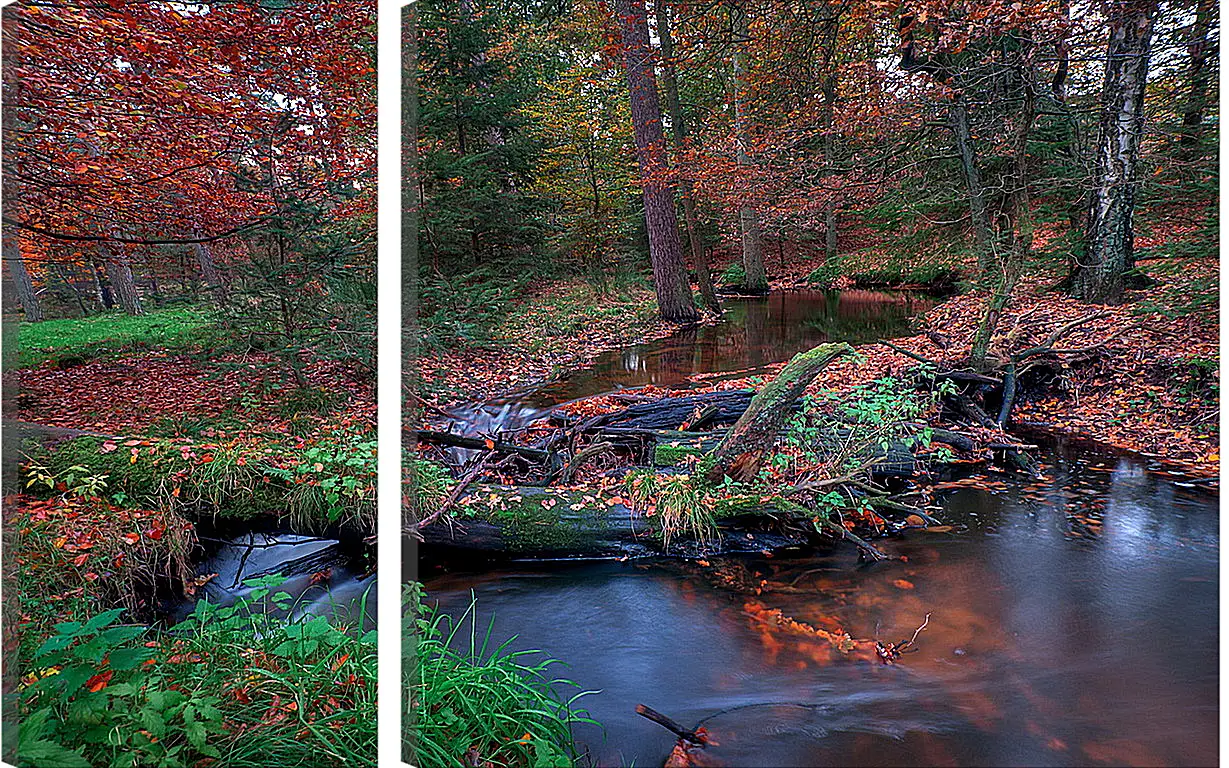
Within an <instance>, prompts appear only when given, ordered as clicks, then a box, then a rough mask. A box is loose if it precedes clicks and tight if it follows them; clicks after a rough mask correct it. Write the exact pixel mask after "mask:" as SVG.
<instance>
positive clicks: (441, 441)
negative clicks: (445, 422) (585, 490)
mask: <svg viewBox="0 0 1229 768" xmlns="http://www.w3.org/2000/svg"><path fill="white" fill-rule="evenodd" d="M414 434H415V436H416V437H417V438H418V439H419V440H420V441H421V442H424V443H431V444H433V445H446V446H448V447H450V448H467V449H469V450H472V451H494V452H495V453H514V454H516V455H517V456H520V457H521V458H524V459H528V460H530V461H537V462H545V463H550V461H551V457H552V455H553V454H552V453H551V452H550V451H547V450H543V449H541V448H530V447H528V446H524V445H516V444H514V443H505V442H502V441H500V440H490V439H487V438H482V437H472V436H466V435H458V434H454V433H452V432H439V431H436V430H433V429H416V430H414Z"/></svg>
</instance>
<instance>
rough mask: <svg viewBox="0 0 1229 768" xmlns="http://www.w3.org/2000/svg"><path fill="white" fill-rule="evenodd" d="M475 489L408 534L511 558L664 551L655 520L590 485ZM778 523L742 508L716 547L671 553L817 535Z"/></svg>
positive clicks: (788, 542)
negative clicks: (589, 490)
mask: <svg viewBox="0 0 1229 768" xmlns="http://www.w3.org/2000/svg"><path fill="white" fill-rule="evenodd" d="M471 496H473V497H475V500H474V502H473V503H467V504H461V505H458V506H456V507H455V508H454V510H455V511H456V514H457V516H456V517H454V518H450V519H448V520H438V521H436V522H435V523H434V524H432V525H430V526H427V527H425V528H411V527H407V528H406V530H405V533H406V535H412V536H415V537H416V538H419V539H420V541H421V542H422V544H421V545H420V546H423V547H428V548H430V549H433V550H435V551H439V552H447V551H464V552H481V553H484V554H489V555H492V556H504V557H556V558H557V557H570V558H571V557H574V558H607V557H649V556H658V555H661V554H663V551H664V550H663V547H662V538H661V533H660V531H659V530H658V528H657V527H656V525H655V524H654V522H655V521H654V520H653V519H651V518H646V517H644V516H643V515H640V514H639V513H637V512H635V511H633V510H631V509H630V508H628V507H627V506H625V505H623V504H614V505H607V504H606V503H604V502H603V501H601V500H598V499H596V498H594V497H593V496H592V495H590V494H585V493H584V492H582V491H564V490H556V489H546V488H538V487H532V486H489V485H487V486H483V485H476V486H474V488H473V491H472V493H471ZM586 496H588V501H586ZM574 507H575V508H574ZM775 526H776V522H775V520H774V519H773V517H771V516H769V515H768V514H755V513H745V514H739V515H737V516H732V517H730V518H727V519H724V520H721V521H719V522H718V534H719V535H718V536H716V537H715V538H714V540H713V541H712V542H711V543H710V544H709V545H708V546H706V547H704V548H702V549H701V548H699V547H697V546H694V545H690V546H689V545H684V546H679V545H678V544H672V545H671V548H670V552H669V554H672V555H683V556H698V555H705V556H709V555H716V554H738V553H743V554H747V553H758V552H763V551H765V550H768V551H773V550H779V549H786V548H791V547H800V546H805V545H806V544H808V543H809V542H810V541H811V537H809V536H808V534H807V532H806V531H804V530H798V531H786V532H781V531H777V530H772V528H773V527H775ZM420 551H422V550H420Z"/></svg>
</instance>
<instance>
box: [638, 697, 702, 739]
mask: <svg viewBox="0 0 1229 768" xmlns="http://www.w3.org/2000/svg"><path fill="white" fill-rule="evenodd" d="M636 714H637V715H640V716H641V717H643V718H646V719H648V720H652V721H653V722H655V723H657V724H658V725H660V726H661V727H662V728H665V729H666V730H667V731H669V732H670V733H673V734H674V735H675V736H678V737H679V738H680V739H685V740H686V741H690V742H691V743H692V744H704V743H705V741H704V737H702V736H700V735H699V734H698V733H696V732H695V731H690V730H687V729H686V728H684V727H683V726H681V725H679V724H678V723H677V722H675V721H674V720H672V719H671V718H669V717H667V716H666V715H663V714H662V713H660V712H658V711H657V710H655V709H653V708H651V707H646V706H645V705H643V704H637V705H636Z"/></svg>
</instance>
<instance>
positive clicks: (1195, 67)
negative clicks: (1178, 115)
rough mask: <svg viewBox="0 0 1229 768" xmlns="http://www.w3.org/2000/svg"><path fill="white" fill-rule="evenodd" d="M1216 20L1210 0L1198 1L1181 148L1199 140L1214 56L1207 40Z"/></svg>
mask: <svg viewBox="0 0 1229 768" xmlns="http://www.w3.org/2000/svg"><path fill="white" fill-rule="evenodd" d="M1215 18H1216V3H1215V2H1214V0H1199V5H1198V7H1197V9H1196V11H1195V23H1194V24H1193V25H1191V30H1190V37H1189V38H1188V40H1189V42H1188V43H1187V46H1186V50H1187V53H1188V54H1189V55H1190V64H1189V65H1188V66H1187V76H1186V79H1187V97H1186V105H1185V108H1184V110H1183V113H1182V138H1181V139H1179V141H1180V143H1181V144H1183V145H1184V146H1188V147H1190V146H1195V145H1197V144H1198V143H1199V140H1200V139H1201V138H1202V137H1203V113H1204V111H1205V110H1206V109H1207V107H1208V84H1209V81H1210V80H1211V74H1212V73H1211V67H1210V66H1209V64H1208V59H1209V58H1211V57H1212V56H1214V55H1216V44H1215V41H1214V40H1213V39H1211V32H1212V22H1213V20H1214V19H1215Z"/></svg>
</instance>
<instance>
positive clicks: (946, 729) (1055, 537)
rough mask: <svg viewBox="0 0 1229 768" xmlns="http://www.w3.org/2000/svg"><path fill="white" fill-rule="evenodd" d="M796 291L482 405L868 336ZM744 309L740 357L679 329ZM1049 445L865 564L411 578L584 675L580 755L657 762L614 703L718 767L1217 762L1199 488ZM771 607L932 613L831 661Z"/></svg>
mask: <svg viewBox="0 0 1229 768" xmlns="http://www.w3.org/2000/svg"><path fill="white" fill-rule="evenodd" d="M797 298H798V301H797V303H795V301H794V297H793V295H790V294H787V295H785V296H784V297H782V296H774V297H771V298H770V299H768V300H766V301H765V300H760V301H759V303H758V304H757V303H756V302H754V301H748V302H744V306H743V308H742V314H741V315H736V316H734V317H732V318H729V319H727V320H725V321H724V322H723V323H722V324H721V325H720V326H717V327H715V328H712V329H705V330H704V331H700V332H698V333H697V339H696V341H695V342H692V341H690V340H684V341H683V342H682V344H681V346H682V347H683V348H685V349H686V350H687V354H679V355H673V354H672V353H670V352H669V350H671V349H677V348H678V347H679V346H680V343H679V341H678V340H675V339H668V340H665V341H663V342H659V343H657V344H649V345H642V346H641V347H638V348H636V349H635V351H634V353H633V352H631V351H624V352H622V353H619V354H618V355H614V356H611V357H610V359H609V360H606V361H599V366H598V370H595V371H591V372H582V373H579V374H577V375H576V376H574V377H573V378H572V379H571V380H570V381H569V382H566V383H563V384H556V385H553V386H552V387H549V388H548V389H547V391H543V392H539V393H534V394H530V395H522V396H521V397H520V398H518V399H516V400H514V401H510V402H513V403H515V405H513V406H510V407H507V408H506V409H505V411H504V418H511V419H514V420H516V419H521V420H527V419H528V418H531V416H529V415H526V414H524V413H523V412H522V411H521V410H520V409H521V407H522V406H523V407H524V408H528V409H540V408H544V407H546V406H547V405H549V403H551V402H562V401H565V400H567V399H570V398H572V397H578V396H582V395H585V394H592V393H593V391H603V390H601V389H595V388H597V387H599V386H604V387H605V388H606V389H607V390H609V389H614V388H616V387H617V386H619V385H620V384H622V385H624V386H631V385H634V384H635V383H646V381H653V382H655V383H660V382H668V383H677V382H679V381H681V380H682V377H683V376H685V375H687V374H689V373H696V372H704V371H710V370H711V371H722V370H736V369H740V368H745V367H748V366H751V365H762V364H767V363H770V362H774V361H779V360H784V359H787V358H788V357H789V356H790V354H792V353H793V352H796V351H799V349H802V348H806V347H808V346H810V345H811V344H812V343H817V342H818V341H823V340H825V339H833V340H841V339H843V338H849V339H851V340H854V341H860V340H866V335H865V334H863V335H859V334H858V333H857V331H856V328H857V322H856V317H855V318H851V319H849V320H848V322H844V321H843V322H842V327H843V328H847V329H849V330H844V331H838V332H835V333H833V332H830V331H827V330H825V331H817V332H816V335H822V336H823V337H824V338H815V337H814V336H811V335H810V334H811V333H812V331H809V330H802V331H800V330H799V328H798V326H800V325H801V326H804V327H808V328H809V327H813V326H811V325H810V323H809V319H810V315H809V314H808V313H809V312H811V311H813V310H814V308H815V307H824V308H825V309H824V310H820V313H821V317H822V318H824V319H829V318H831V317H832V316H833V315H832V313H831V312H829V311H827V310H826V308H827V307H829V306H830V304H825V303H817V302H815V301H814V297H809V296H808V297H797ZM842 303H843V300H838V301H837V303H836V306H837V307H838V309H839V307H840V306H841V304H842ZM883 303H884V304H891V305H892V306H893V307H894V308H893V309H892V310H891V311H890V314H891V313H895V312H896V309H895V307H896V306H898V305H897V304H895V303H892V302H889V301H886V300H885V301H884V302H883ZM859 304H860V306H859V309H858V310H857V311H856V312H862V313H864V316H865V317H866V320H867V327H869V328H872V329H873V330H872V331H868V333H870V334H871V335H872V336H873V335H874V334H880V335H892V333H899V332H900V330H901V328H902V326H901V325H900V324H895V325H890V326H888V325H880V321H881V320H882V318H883V314H882V311H881V310H882V307H881V306H876V305H875V304H874V303H873V302H869V301H868V302H859ZM774 306H775V307H776V309H775V310H774V309H773V307H774ZM808 307H809V308H808ZM856 312H855V313H854V314H856ZM836 314H837V315H838V316H839V315H840V312H839V311H838V312H837V313H836ZM755 315H759V316H761V317H774V316H775V317H788V318H790V319H789V320H788V321H787V322H779V323H776V324H773V323H771V322H770V323H765V324H764V327H765V328H775V329H776V330H773V331H772V332H770V333H767V334H765V335H762V336H757V337H756V338H757V339H758V340H757V342H756V344H755V346H758V347H759V348H760V351H759V352H757V353H753V352H752V351H751V350H750V349H749V347H751V346H752V345H751V344H743V345H731V347H732V350H733V351H732V358H726V356H725V352H724V350H725V349H727V348H731V347H727V346H726V345H725V344H722V343H720V342H718V343H716V344H715V346H713V347H712V348H711V351H712V352H713V353H714V354H713V355H712V356H711V357H709V358H708V359H707V362H706V361H705V358H704V352H705V349H706V348H707V347H709V345H708V344H707V342H706V343H701V342H700V339H699V337H700V336H701V334H707V335H706V336H705V338H718V339H722V338H724V339H745V338H746V337H747V336H748V333H749V332H747V331H746V328H745V327H742V328H740V326H741V325H742V324H744V323H746V322H747V320H746V319H747V318H750V317H752V316H755ZM821 324H822V321H821ZM829 327H831V326H829ZM893 329H895V330H893ZM757 333H759V331H757ZM842 333H848V335H847V336H842ZM632 354H634V359H635V360H636V361H661V362H660V364H658V363H652V364H649V363H645V364H641V363H640V362H637V363H636V364H634V365H626V366H624V368H625V370H626V374H625V375H623V374H616V373H615V371H616V370H617V367H616V366H615V365H614V364H613V361H614V360H615V359H620V360H628V359H629V358H628V355H632ZM667 356H669V359H671V360H679V361H682V362H681V363H680V364H679V367H677V368H675V367H674V366H673V364H669V363H666V362H665V358H666V357H667ZM650 371H652V372H651V373H650ZM654 377H655V378H654ZM599 382H600V383H599ZM569 385H576V387H577V388H576V389H569V388H568V387H569ZM503 406H508V403H504V404H503ZM509 414H515V415H513V416H511V417H509ZM538 415H539V416H540V415H541V414H540V411H539V412H538ZM1048 454H1049V455H1048V456H1047V457H1046V460H1045V461H1044V464H1045V468H1046V476H1045V478H1044V479H1043V480H1041V481H1038V482H1031V483H1030V482H1029V481H1026V480H1022V479H1017V478H1014V477H1010V476H1001V477H997V476H996V477H991V478H975V479H973V478H971V479H970V480H969V481H965V482H959V483H951V484H948V485H947V486H946V487H940V488H939V489H938V490H937V492H936V503H937V504H938V505H940V507H941V511H938V512H936V515H937V516H939V517H940V518H942V520H943V522H944V523H947V524H948V525H951V526H953V527H952V530H950V531H944V532H924V531H914V532H910V533H909V534H908V535H906V536H905V537H903V538H900V539H894V540H887V541H883V542H881V546H882V547H883V548H884V549H885V550H888V551H890V552H892V553H894V554H899V555H903V556H905V558H907V560H906V561H905V562H886V563H880V564H877V565H873V566H868V565H863V564H860V563H859V561H858V558H857V555H856V552H855V551H854V550H853V548H852V547H846V546H841V547H838V548H837V549H836V550H835V551H833V552H831V553H828V554H824V555H818V556H811V557H807V558H803V559H787V558H773V559H765V558H750V559H748V558H742V559H725V560H719V561H714V562H712V563H710V564H709V565H707V566H700V565H695V564H692V565H687V564H680V563H678V562H675V561H647V562H645V561H642V562H630V563H613V562H601V563H571V564H562V563H555V564H541V563H539V564H519V565H516V564H514V565H510V566H507V567H506V568H504V569H503V570H501V571H499V572H489V571H488V572H482V573H465V572H456V571H453V572H447V571H443V570H438V569H437V570H433V571H431V572H429V573H425V574H423V578H424V580H425V581H426V583H427V589H428V594H429V595H430V596H431V597H432V598H433V599H435V600H438V601H439V603H440V605H441V606H442V607H443V608H444V609H445V611H447V612H448V613H451V614H453V615H460V614H461V613H462V612H463V611H464V609H465V608H466V607H467V606H468V605H469V602H470V599H471V593H472V594H473V595H474V596H476V599H477V615H478V625H479V628H480V630H484V629H485V628H486V625H487V622H488V621H491V620H492V617H493V621H494V627H493V636H494V637H495V638H498V639H501V640H502V639H504V638H507V637H510V636H514V635H515V636H516V639H515V641H514V642H513V647H515V648H523V649H530V648H532V649H542V650H544V651H546V652H548V653H549V654H550V655H551V656H553V657H555V658H558V659H561V660H562V661H563V662H565V663H566V664H567V665H568V666H567V668H566V669H562V668H560V669H557V672H558V673H559V674H560V675H561V676H563V677H567V678H570V679H571V680H573V681H575V682H576V683H577V684H579V685H580V686H581V687H582V688H583V689H586V690H593V691H599V692H598V693H594V694H592V695H589V696H587V697H585V698H584V699H582V702H583V703H584V704H585V706H587V708H588V709H589V710H590V712H591V713H592V714H593V716H594V717H595V718H596V719H597V720H598V721H599V722H601V723H602V724H603V725H604V726H605V729H604V731H599V730H597V729H594V728H590V727H579V728H578V729H577V731H576V736H577V739H578V743H579V744H580V745H581V747H582V748H583V749H584V750H586V751H587V752H588V753H589V754H590V757H591V759H592V761H593V762H594V763H595V764H598V765H603V766H605V765H612V766H613V765H632V764H634V765H637V766H652V765H661V764H662V761H663V760H664V759H665V757H666V755H667V754H668V752H669V750H670V748H671V746H672V744H673V736H671V735H670V734H669V733H668V732H667V731H665V730H664V729H662V728H661V727H660V726H658V725H655V724H653V723H650V722H649V721H647V720H644V719H643V718H640V717H638V716H636V715H635V714H634V707H635V705H636V704H641V703H642V704H646V705H648V706H650V707H653V708H654V709H657V710H659V711H661V712H664V713H666V714H667V715H669V716H671V717H673V718H674V719H676V720H678V721H680V722H681V723H683V724H684V725H686V726H688V727H694V726H697V725H700V724H703V725H704V726H705V727H707V728H708V729H709V731H710V732H711V733H712V735H713V737H714V739H715V741H716V742H717V743H716V744H715V745H713V746H710V747H709V748H708V750H707V752H708V753H709V755H710V756H711V758H713V759H714V760H716V761H718V762H719V763H720V764H723V765H729V766H760V765H763V766H821V765H1089V764H1105V765H1211V764H1215V763H1216V761H1217V757H1218V730H1217V727H1218V716H1219V709H1218V684H1219V673H1218V664H1219V651H1218V632H1219V627H1218V613H1217V612H1218V604H1219V589H1218V546H1219V517H1218V499H1217V496H1216V495H1215V493H1213V492H1211V491H1210V490H1207V489H1204V488H1200V487H1198V486H1196V485H1194V484H1192V483H1190V482H1187V481H1185V480H1183V479H1182V478H1179V477H1174V476H1171V475H1168V474H1166V473H1164V472H1161V471H1159V469H1158V468H1157V467H1152V466H1149V465H1147V464H1145V463H1144V462H1143V461H1142V460H1136V459H1131V458H1124V457H1111V456H1098V455H1094V454H1091V453H1087V452H1082V451H1079V450H1075V449H1073V448H1069V447H1067V446H1065V445H1063V444H1061V443H1059V444H1056V445H1054V446H1053V448H1052V450H1049V451H1048ZM731 584H735V585H738V586H737V587H732V586H731ZM756 589H759V594H756V592H755V590H756ZM771 611H779V612H780V615H782V616H784V617H789V618H792V619H794V620H796V621H797V622H800V623H801V624H796V625H793V626H794V627H795V628H797V627H807V626H809V627H819V628H824V627H827V628H831V627H835V626H840V627H843V628H844V629H846V630H847V631H849V632H850V633H851V634H852V635H854V636H855V637H857V638H871V639H881V640H885V641H892V642H899V641H901V640H904V639H908V638H909V637H910V636H911V635H912V634H913V632H914V631H915V630H916V629H917V628H918V626H920V625H921V624H922V623H923V621H924V619H925V617H926V615H927V614H929V615H930V619H929V623H928V625H927V626H926V628H925V629H924V630H923V631H922V632H920V633H919V634H918V638H917V642H916V643H915V645H914V646H913V648H914V649H916V651H915V652H911V653H907V654H905V655H904V656H903V657H902V658H901V660H900V661H899V663H897V664H895V665H890V666H888V665H883V664H880V663H878V662H877V661H876V662H871V661H856V660H851V659H849V658H847V657H843V656H842V655H841V654H840V653H838V652H835V651H833V649H832V648H831V646H830V644H829V643H827V642H826V641H825V640H823V639H822V638H821V637H819V636H817V635H816V634H815V633H814V632H809V631H806V630H805V628H804V629H801V630H799V629H790V628H788V627H787V628H784V629H782V628H773V627H772V624H773V622H771V621H769V622H765V617H766V616H768V617H771V616H775V615H776V614H771V613H767V612H771Z"/></svg>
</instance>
